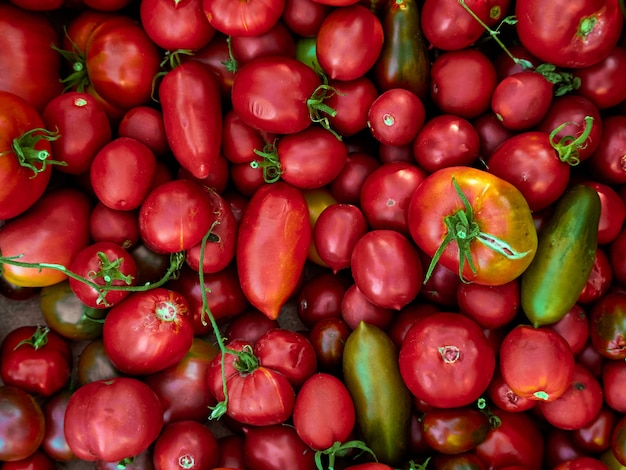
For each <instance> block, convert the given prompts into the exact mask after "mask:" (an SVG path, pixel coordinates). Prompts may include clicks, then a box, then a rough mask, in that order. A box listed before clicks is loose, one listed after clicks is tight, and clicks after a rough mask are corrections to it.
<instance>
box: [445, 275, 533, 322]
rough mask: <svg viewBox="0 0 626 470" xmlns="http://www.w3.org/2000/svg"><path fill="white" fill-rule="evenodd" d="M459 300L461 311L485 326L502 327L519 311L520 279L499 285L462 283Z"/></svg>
mask: <svg viewBox="0 0 626 470" xmlns="http://www.w3.org/2000/svg"><path fill="white" fill-rule="evenodd" d="M457 301H458V304H459V308H460V309H461V312H462V313H463V314H465V315H467V316H468V317H470V318H471V319H472V320H474V321H475V322H476V323H478V324H479V325H480V326H482V327H483V328H500V327H501V326H505V325H507V324H508V323H510V322H511V321H513V319H514V318H515V316H516V315H517V313H518V311H519V307H520V301H521V300H520V290H519V281H517V280H513V281H509V282H507V283H505V284H502V285H499V286H483V285H481V284H475V283H469V284H467V283H461V284H460V285H459V288H458V289H457Z"/></svg>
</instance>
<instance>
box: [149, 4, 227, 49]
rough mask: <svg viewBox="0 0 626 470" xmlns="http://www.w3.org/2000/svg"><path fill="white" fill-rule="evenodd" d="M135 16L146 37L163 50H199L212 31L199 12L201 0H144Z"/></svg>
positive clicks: (207, 41) (201, 12) (206, 41)
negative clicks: (172, 0)
mask: <svg viewBox="0 0 626 470" xmlns="http://www.w3.org/2000/svg"><path fill="white" fill-rule="evenodd" d="M139 17H140V19H141V25H142V26H143V29H144V31H145V32H146V34H147V35H148V37H150V39H152V40H153V41H154V43H155V44H156V45H157V46H159V47H160V48H162V49H165V50H167V51H176V50H179V49H188V50H191V51H194V50H197V49H201V48H202V47H204V46H206V45H207V44H208V43H209V41H210V40H211V39H212V38H213V35H214V34H215V29H213V27H212V26H211V25H210V23H209V22H208V20H207V18H206V16H205V15H204V12H203V11H202V0H183V1H179V2H175V3H172V2H168V1H162V0H144V1H142V2H141V4H140V8H139Z"/></svg>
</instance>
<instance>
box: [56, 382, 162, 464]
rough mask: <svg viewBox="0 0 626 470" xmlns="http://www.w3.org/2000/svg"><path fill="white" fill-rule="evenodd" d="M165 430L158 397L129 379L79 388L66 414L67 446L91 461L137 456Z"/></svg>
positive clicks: (110, 460)
mask: <svg viewBox="0 0 626 470" xmlns="http://www.w3.org/2000/svg"><path fill="white" fill-rule="evenodd" d="M122 398H123V399H122ZM162 427H163V408H162V407H161V402H160V401H159V399H158V397H157V396H156V394H155V393H154V392H153V391H152V390H151V389H150V387H148V385H146V384H145V383H143V382H141V381H139V380H138V379H134V378H130V377H116V378H112V379H108V380H98V381H95V382H90V383H88V384H85V385H83V386H81V387H79V388H78V389H76V391H75V392H74V393H73V394H72V396H71V397H70V400H69V401H68V403H67V408H66V412H65V426H64V429H65V438H66V440H67V443H68V445H69V446H70V449H72V452H74V454H76V456H77V457H78V458H80V459H83V460H89V461H94V460H104V461H107V462H114V461H119V460H122V459H124V458H126V457H134V456H135V455H137V454H139V453H141V452H143V451H144V450H146V449H147V448H148V446H149V445H150V444H152V442H154V440H155V439H156V438H157V436H158V435H159V433H160V432H161V428H162Z"/></svg>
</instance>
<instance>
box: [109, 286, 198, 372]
mask: <svg viewBox="0 0 626 470" xmlns="http://www.w3.org/2000/svg"><path fill="white" fill-rule="evenodd" d="M130 332H132V334H129V333H130ZM193 336H194V334H193V327H192V326H191V318H190V317H189V306H188V304H187V300H186V299H185V298H184V297H183V296H182V295H180V294H179V293H177V292H174V291H171V290H169V289H165V288H162V287H161V288H153V289H150V290H147V291H139V292H133V293H132V294H131V295H129V296H128V297H127V298H126V299H124V300H123V301H122V302H120V303H118V304H116V305H115V306H113V307H112V308H111V310H109V313H108V314H107V317H106V321H105V322H104V329H103V330H102V339H103V341H104V347H105V350H106V353H107V354H108V356H109V358H110V359H111V362H112V363H113V364H114V365H115V367H116V368H117V369H119V370H120V371H122V372H124V373H126V374H129V375H147V374H152V373H155V372H158V371H161V370H163V369H165V368H167V367H170V366H172V365H174V364H176V363H177V362H179V361H180V360H181V359H182V358H183V357H184V356H185V354H187V352H188V351H189V349H190V348H191V345H192V343H193Z"/></svg>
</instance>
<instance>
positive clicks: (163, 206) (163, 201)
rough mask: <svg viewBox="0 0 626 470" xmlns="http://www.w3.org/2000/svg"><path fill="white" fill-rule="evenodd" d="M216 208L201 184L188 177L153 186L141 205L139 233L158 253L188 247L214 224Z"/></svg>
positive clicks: (176, 250) (148, 245)
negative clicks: (213, 213)
mask: <svg viewBox="0 0 626 470" xmlns="http://www.w3.org/2000/svg"><path fill="white" fill-rule="evenodd" d="M212 220H213V217H212V207H211V203H210V201H209V197H208V196H207V194H206V191H205V190H204V189H203V188H202V187H200V185H199V184H197V183H195V182H193V181H191V180H184V179H177V180H172V181H168V182H166V183H163V184H161V185H159V186H157V187H156V188H153V189H152V190H151V191H150V192H149V193H148V195H147V196H146V198H145V199H144V200H143V203H142V204H141V207H140V208H139V234H140V235H141V239H142V240H143V242H144V243H145V244H146V246H147V247H148V248H150V249H151V250H153V251H155V252H158V253H177V252H180V251H184V250H188V249H189V248H191V247H193V246H195V245H196V244H198V243H200V242H201V241H202V238H203V237H204V236H205V235H206V234H207V232H208V231H209V228H210V227H211V221H212Z"/></svg>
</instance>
